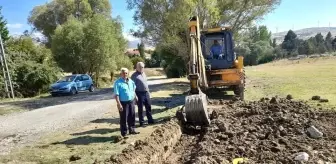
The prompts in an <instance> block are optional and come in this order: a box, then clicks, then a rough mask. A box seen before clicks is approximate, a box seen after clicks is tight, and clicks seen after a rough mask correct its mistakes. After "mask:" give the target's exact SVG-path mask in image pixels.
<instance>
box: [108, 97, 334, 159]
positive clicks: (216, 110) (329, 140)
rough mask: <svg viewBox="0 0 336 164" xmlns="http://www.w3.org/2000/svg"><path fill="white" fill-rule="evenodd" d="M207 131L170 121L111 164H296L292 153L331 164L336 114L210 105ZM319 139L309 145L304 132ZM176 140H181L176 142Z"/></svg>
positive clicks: (303, 107) (296, 106)
mask: <svg viewBox="0 0 336 164" xmlns="http://www.w3.org/2000/svg"><path fill="white" fill-rule="evenodd" d="M210 108H211V109H212V111H213V112H212V114H211V118H212V120H211V122H212V124H211V125H210V127H209V128H206V129H203V130H195V129H187V130H186V129H184V130H183V132H187V133H185V134H182V136H181V131H180V130H181V129H179V128H178V127H177V126H178V124H177V123H174V122H173V121H171V122H169V123H167V124H165V125H163V126H162V127H160V128H158V130H157V131H156V132H154V133H153V134H152V135H151V136H150V137H149V138H147V139H146V140H145V141H139V142H137V143H136V144H135V145H134V146H133V145H131V146H129V148H127V149H125V150H124V151H123V153H122V154H121V155H117V156H113V157H111V159H110V160H109V162H110V163H164V164H178V163H187V164H189V163H190V164H215V163H228V164H229V163H230V164H231V163H232V160H233V159H235V158H247V159H248V161H247V162H246V163H253V164H254V163H258V164H259V163H267V164H273V163H282V164H290V163H298V161H295V160H294V159H295V157H296V156H297V153H300V152H305V153H307V154H308V155H309V158H308V161H307V162H305V163H314V164H315V163H321V164H322V163H325V162H336V112H335V111H331V110H315V109H312V108H311V107H310V106H309V105H307V104H305V103H304V102H301V101H294V100H288V99H285V98H283V99H280V98H272V99H268V98H263V99H261V100H260V101H256V102H242V101H236V102H234V101H224V100H211V101H210ZM311 126H314V127H316V129H318V130H319V131H320V132H322V133H323V136H322V137H320V138H318V139H314V138H313V137H312V136H311V135H308V132H307V129H308V128H309V127H311ZM177 137H180V138H177Z"/></svg>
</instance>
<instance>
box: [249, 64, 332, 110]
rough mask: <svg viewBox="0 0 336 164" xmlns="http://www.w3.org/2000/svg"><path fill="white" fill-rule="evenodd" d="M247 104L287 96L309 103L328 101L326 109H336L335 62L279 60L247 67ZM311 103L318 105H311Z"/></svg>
mask: <svg viewBox="0 0 336 164" xmlns="http://www.w3.org/2000/svg"><path fill="white" fill-rule="evenodd" d="M246 75H247V77H248V80H247V88H246V90H247V91H246V93H245V97H246V99H247V100H258V99H260V98H261V97H266V96H268V97H270V96H275V95H278V96H286V95H287V94H291V95H292V96H293V97H294V98H295V99H302V100H310V99H311V97H312V96H314V95H319V96H321V97H322V98H326V99H329V103H325V104H323V103H321V104H323V105H326V106H336V89H335V86H336V58H335V57H324V58H315V59H311V58H309V59H303V60H294V61H290V60H280V61H276V62H272V63H268V64H264V65H259V66H253V67H246ZM310 103H313V104H317V103H315V102H313V101H310Z"/></svg>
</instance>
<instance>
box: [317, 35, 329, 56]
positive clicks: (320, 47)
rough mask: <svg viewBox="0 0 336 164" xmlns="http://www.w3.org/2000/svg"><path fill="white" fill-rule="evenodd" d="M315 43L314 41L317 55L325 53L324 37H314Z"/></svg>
mask: <svg viewBox="0 0 336 164" xmlns="http://www.w3.org/2000/svg"><path fill="white" fill-rule="evenodd" d="M315 41H316V45H315V46H316V49H317V53H325V52H326V50H327V49H326V46H325V41H324V37H323V35H322V34H321V33H318V34H316V35H315Z"/></svg>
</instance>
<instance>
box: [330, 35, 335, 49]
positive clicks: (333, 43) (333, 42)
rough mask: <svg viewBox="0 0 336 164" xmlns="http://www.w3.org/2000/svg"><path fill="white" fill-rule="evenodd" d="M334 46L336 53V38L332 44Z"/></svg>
mask: <svg viewBox="0 0 336 164" xmlns="http://www.w3.org/2000/svg"><path fill="white" fill-rule="evenodd" d="M331 44H332V46H333V50H334V51H336V37H335V39H334V40H333V41H332V42H331Z"/></svg>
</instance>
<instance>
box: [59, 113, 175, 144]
mask: <svg viewBox="0 0 336 164" xmlns="http://www.w3.org/2000/svg"><path fill="white" fill-rule="evenodd" d="M171 118H172V117H171V116H165V117H161V118H160V119H157V120H156V123H155V124H151V125H147V126H146V127H150V126H156V125H160V124H164V123H165V122H167V121H170V120H171ZM138 127H139V126H138V125H137V126H136V128H138ZM116 131H119V128H115V129H95V130H89V131H85V132H81V133H74V134H72V135H86V136H80V137H76V138H71V139H69V140H65V141H62V142H54V143H52V145H59V144H63V145H89V144H93V143H116V142H118V141H120V137H119V135H112V136H111V137H97V136H89V135H90V134H108V133H113V132H116Z"/></svg>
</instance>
